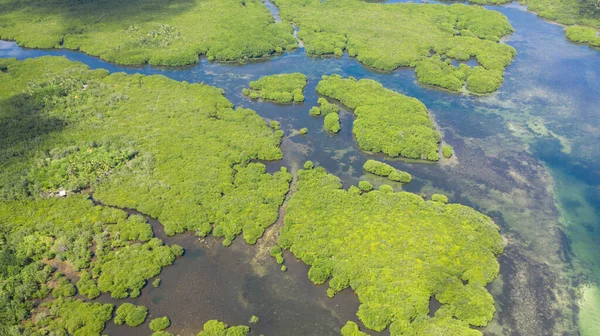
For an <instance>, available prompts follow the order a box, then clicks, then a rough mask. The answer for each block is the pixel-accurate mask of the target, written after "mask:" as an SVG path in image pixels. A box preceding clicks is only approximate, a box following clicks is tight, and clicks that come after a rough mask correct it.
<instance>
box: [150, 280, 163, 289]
mask: <svg viewBox="0 0 600 336" xmlns="http://www.w3.org/2000/svg"><path fill="white" fill-rule="evenodd" d="M160 282H161V281H160V278H156V279H154V281H152V287H154V288H158V286H160Z"/></svg>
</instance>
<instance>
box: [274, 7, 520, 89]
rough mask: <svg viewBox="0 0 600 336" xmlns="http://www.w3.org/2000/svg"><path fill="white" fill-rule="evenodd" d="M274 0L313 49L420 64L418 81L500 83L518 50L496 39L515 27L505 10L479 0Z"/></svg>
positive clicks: (453, 85)
mask: <svg viewBox="0 0 600 336" xmlns="http://www.w3.org/2000/svg"><path fill="white" fill-rule="evenodd" d="M274 2H275V3H276V4H277V5H278V6H279V8H280V9H281V16H282V18H283V19H285V20H287V21H290V22H293V23H294V24H296V25H298V27H300V32H299V34H298V36H299V38H301V39H302V41H303V42H304V44H305V46H306V52H307V53H308V54H311V55H326V54H335V55H340V56H341V55H342V53H343V52H344V51H347V52H348V54H349V55H350V56H352V57H356V58H357V59H358V60H359V61H360V62H362V63H364V64H366V65H369V66H372V67H374V68H377V69H381V70H394V69H396V68H398V67H401V66H411V67H416V69H417V78H418V80H419V82H421V83H424V84H428V85H434V86H438V87H441V88H444V89H448V90H451V91H457V92H458V91H462V88H463V85H464V84H465V83H466V88H467V90H468V91H471V92H474V93H489V92H493V91H495V90H497V89H498V88H499V87H500V85H501V84H502V82H503V72H504V68H505V67H506V66H508V65H509V64H510V63H511V62H512V60H513V58H514V57H515V56H516V51H515V49H514V48H513V47H511V46H508V45H506V44H503V43H498V42H499V41H500V39H501V38H502V37H504V36H507V35H508V34H510V33H512V32H513V28H512V26H511V25H510V23H509V22H508V20H507V18H506V17H505V16H504V15H503V14H501V13H499V12H496V11H491V10H486V9H484V8H481V7H476V6H475V7H473V6H466V5H462V4H455V5H451V6H446V5H427V4H377V3H369V2H366V1H361V0H336V1H320V0H306V1H305V0H275V1H274ZM323 18H326V19H323ZM431 52H434V53H435V54H436V55H434V56H431ZM440 57H442V58H443V59H448V60H451V59H455V60H468V59H470V58H475V59H476V60H477V62H478V63H479V64H480V66H477V67H475V68H473V69H471V67H469V66H467V65H463V66H461V67H460V68H459V67H456V66H453V65H450V64H448V63H444V62H441V61H440ZM467 68H468V70H467Z"/></svg>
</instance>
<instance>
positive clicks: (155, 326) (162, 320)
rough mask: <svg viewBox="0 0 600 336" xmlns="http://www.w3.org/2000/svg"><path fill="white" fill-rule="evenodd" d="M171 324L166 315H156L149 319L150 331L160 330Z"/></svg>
mask: <svg viewBox="0 0 600 336" xmlns="http://www.w3.org/2000/svg"><path fill="white" fill-rule="evenodd" d="M170 325H171V320H169V318H168V317H166V316H163V317H157V318H154V319H152V321H150V330H152V331H160V330H163V329H167V328H168V327H169V326H170Z"/></svg>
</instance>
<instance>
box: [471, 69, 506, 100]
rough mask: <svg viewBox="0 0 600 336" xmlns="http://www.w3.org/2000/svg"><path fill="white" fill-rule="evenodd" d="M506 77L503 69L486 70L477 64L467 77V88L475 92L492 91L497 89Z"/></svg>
mask: <svg viewBox="0 0 600 336" xmlns="http://www.w3.org/2000/svg"><path fill="white" fill-rule="evenodd" d="M503 81H504V79H503V78H502V71H501V70H486V69H484V68H483V67H480V66H476V67H474V68H473V71H471V75H469V77H468V78H467V90H469V91H471V92H475V93H480V94H484V93H492V92H494V91H496V90H497V89H498V88H499V87H500V86H501V85H502V82H503Z"/></svg>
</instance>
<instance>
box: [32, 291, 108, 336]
mask: <svg viewBox="0 0 600 336" xmlns="http://www.w3.org/2000/svg"><path fill="white" fill-rule="evenodd" d="M43 307H44V308H46V309H45V311H46V312H47V315H45V316H44V315H40V316H42V318H41V320H38V321H36V322H35V323H36V324H38V325H39V326H40V327H41V329H43V330H44V332H45V333H47V334H49V335H78V336H79V335H81V336H83V335H86V336H87V335H90V336H94V335H98V336H100V335H101V334H102V331H103V330H104V326H105V325H106V322H108V321H109V320H110V319H111V317H112V312H113V309H114V306H113V305H112V304H100V303H89V302H84V301H82V300H73V299H71V298H66V299H65V298H59V299H56V300H54V301H50V302H47V303H44V304H43Z"/></svg>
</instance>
